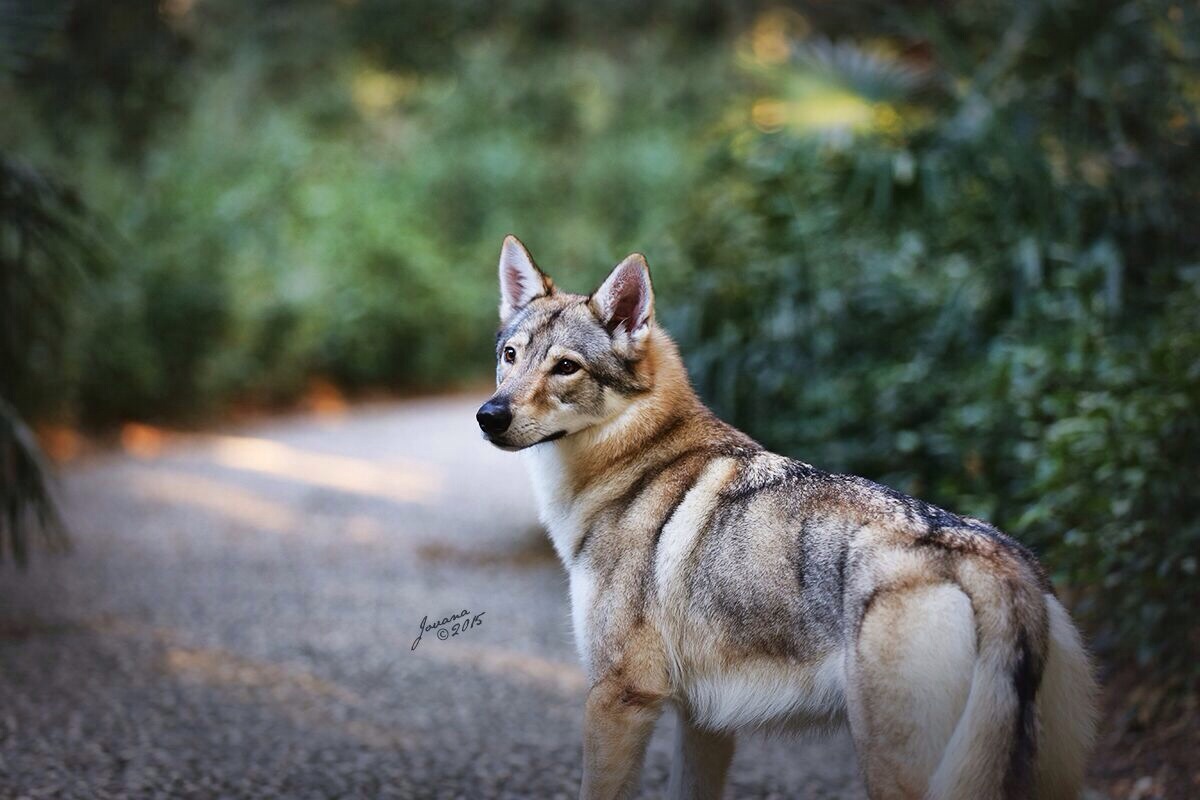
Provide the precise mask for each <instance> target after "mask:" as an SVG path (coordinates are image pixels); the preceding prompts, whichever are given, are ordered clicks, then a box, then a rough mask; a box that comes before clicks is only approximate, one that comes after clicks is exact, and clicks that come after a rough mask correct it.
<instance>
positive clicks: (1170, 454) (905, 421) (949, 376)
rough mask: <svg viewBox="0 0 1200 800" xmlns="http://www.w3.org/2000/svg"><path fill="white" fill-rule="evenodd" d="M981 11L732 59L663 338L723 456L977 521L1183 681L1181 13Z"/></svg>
mask: <svg viewBox="0 0 1200 800" xmlns="http://www.w3.org/2000/svg"><path fill="white" fill-rule="evenodd" d="M983 8H984V7H979V6H973V5H972V6H969V7H968V6H955V7H952V10H951V11H950V12H949V14H948V16H946V17H943V18H939V19H932V18H928V19H924V18H914V19H912V20H910V21H909V25H908V27H907V28H906V31H907V32H906V33H905V34H904V35H903V36H892V37H888V38H884V39H880V40H876V41H873V42H868V43H866V44H864V45H861V46H859V47H852V46H847V45H842V46H832V45H829V44H823V43H815V42H808V43H801V44H799V45H798V46H797V47H796V48H795V51H794V56H793V58H792V59H791V61H790V62H789V63H787V64H783V65H778V66H773V65H772V63H771V62H772V61H774V60H778V59H777V58H766V59H763V58H759V59H757V61H756V62H755V64H756V68H757V69H759V70H760V72H761V74H762V77H761V80H760V83H759V85H760V87H761V89H760V91H761V92H762V94H761V95H760V96H759V97H758V98H756V99H754V100H753V102H752V103H747V105H748V106H750V107H752V108H753V109H754V110H753V113H752V114H751V115H749V116H748V117H747V118H746V119H745V120H744V121H743V122H741V123H740V124H738V125H735V126H733V129H732V130H731V131H730V132H729V134H728V136H727V137H726V139H725V141H724V143H723V145H722V146H721V147H720V148H718V150H717V152H716V154H715V155H714V157H713V159H712V162H711V163H710V165H709V172H708V174H707V176H706V178H705V180H704V189H703V190H702V191H701V192H699V193H698V195H697V200H696V202H695V203H694V206H693V210H692V216H691V219H690V220H689V221H688V222H687V223H686V225H685V226H684V227H683V228H682V231H681V239H682V240H683V249H684V253H685V258H686V260H687V261H688V262H689V263H691V264H692V265H694V272H693V273H691V274H688V276H687V277H686V281H683V282H681V283H686V285H687V287H688V289H690V299H689V300H688V301H686V302H685V303H684V304H683V306H682V308H679V309H677V310H676V312H675V314H674V319H673V322H674V324H675V327H676V329H677V330H678V331H679V333H680V338H681V339H682V340H683V345H684V352H685V353H688V354H689V355H690V359H691V367H692V371H693V375H694V377H695V379H696V380H697V382H698V385H699V387H700V389H701V391H702V393H703V394H705V395H706V396H707V397H709V398H710V399H712V400H713V401H714V402H715V404H716V405H717V406H718V407H719V408H720V410H721V411H723V412H725V413H726V414H728V415H730V416H732V417H733V419H734V420H735V421H736V422H738V423H740V424H741V425H743V426H745V427H746V428H747V429H749V430H750V431H751V432H752V433H754V434H755V435H757V436H759V437H760V438H762V439H763V440H764V441H766V442H767V443H769V444H771V445H774V446H776V447H779V448H782V449H784V450H785V451H787V452H790V453H793V454H795V455H796V456H798V457H801V458H803V459H804V460H807V461H810V462H814V463H816V464H819V465H822V466H825V467H827V468H832V469H838V470H846V471H853V472H857V473H861V474H865V475H867V476H870V477H873V478H876V479H878V480H882V481H883V482H885V483H890V484H892V485H895V486H897V487H898V488H901V489H903V490H906V491H909V492H912V493H915V494H920V495H923V496H926V497H928V498H929V499H931V500H933V501H935V502H939V503H941V504H943V505H946V506H948V507H950V508H953V509H956V510H959V511H962V512H965V513H971V514H976V515H979V516H983V517H987V518H990V519H991V520H993V521H994V522H996V523H998V524H999V525H1001V526H1002V527H1005V528H1007V529H1008V530H1010V531H1011V532H1013V533H1015V534H1016V535H1017V536H1019V537H1020V538H1022V539H1024V540H1025V541H1026V542H1028V543H1030V544H1032V545H1033V546H1034V547H1035V548H1036V549H1037V550H1039V551H1040V553H1041V554H1042V556H1043V557H1044V559H1045V561H1046V562H1047V564H1048V565H1049V566H1050V567H1051V569H1052V570H1053V572H1054V577H1055V578H1056V580H1057V581H1059V582H1060V584H1065V585H1067V586H1070V587H1074V588H1075V589H1078V590H1081V595H1080V597H1079V603H1078V604H1077V605H1078V606H1079V608H1081V609H1082V610H1084V611H1085V612H1087V613H1088V615H1089V617H1090V619H1091V621H1092V623H1093V624H1094V626H1095V627H1096V628H1097V630H1099V631H1101V635H1102V639H1101V640H1100V641H1102V642H1110V643H1115V644H1119V645H1120V646H1121V647H1123V648H1124V649H1125V650H1126V652H1133V653H1136V655H1137V656H1138V657H1139V658H1140V659H1141V661H1142V662H1143V663H1150V662H1153V663H1154V664H1156V665H1159V666H1163V667H1166V668H1179V669H1181V670H1183V671H1184V672H1186V673H1187V674H1188V676H1189V677H1190V678H1191V679H1195V677H1196V675H1197V671H1196V664H1197V663H1200V662H1198V661H1197V660H1196V658H1195V655H1196V654H1195V650H1194V648H1195V644H1196V631H1197V629H1196V626H1195V623H1194V622H1193V621H1192V619H1190V609H1192V608H1194V607H1195V606H1196V603H1197V600H1200V597H1198V596H1197V585H1198V583H1197V578H1196V570H1197V561H1196V554H1197V553H1200V514H1198V511H1200V507H1198V500H1197V496H1196V493H1195V492H1194V490H1193V489H1192V485H1191V484H1192V482H1193V479H1194V476H1195V475H1196V474H1198V470H1200V435H1198V434H1200V430H1198V429H1200V421H1198V419H1197V415H1196V409H1197V408H1200V338H1198V336H1197V326H1196V319H1197V317H1196V312H1195V309H1196V308H1198V307H1200V284H1198V278H1200V267H1197V266H1196V262H1195V257H1196V252H1197V251H1196V243H1197V242H1196V231H1195V228H1194V226H1193V225H1191V223H1190V220H1194V219H1197V218H1200V196H1198V195H1197V193H1196V191H1195V186H1196V185H1198V184H1197V181H1198V180H1200V172H1198V170H1200V164H1198V163H1197V162H1196V160H1195V159H1194V157H1192V155H1189V153H1191V154H1194V152H1195V147H1196V145H1197V143H1198V141H1197V139H1198V137H1197V120H1196V118H1195V115H1194V114H1191V113H1189V112H1187V111H1186V108H1187V107H1188V104H1189V102H1191V101H1189V99H1188V98H1189V97H1191V96H1192V93H1194V91H1195V88H1194V87H1195V86H1196V73H1195V69H1194V68H1195V65H1196V58H1197V53H1196V49H1195V47H1196V42H1197V41H1200V39H1198V38H1197V37H1196V36H1195V35H1194V34H1195V33H1196V31H1197V15H1195V14H1194V13H1192V12H1188V13H1187V14H1186V15H1184V14H1181V12H1180V10H1179V9H1178V8H1176V7H1169V6H1167V5H1165V4H1145V3H1128V4H1115V5H1113V6H1112V7H1111V8H1108V9H1106V10H1105V11H1103V12H1101V11H1097V10H1096V9H1093V8H1091V7H1090V6H1084V5H1082V4H1080V5H1077V6H1063V5H1061V4H1057V3H1046V4H1033V5H1030V6H1028V7H1027V9H1026V10H1025V11H1022V12H1016V16H1015V19H1009V18H1008V13H1009V12H1008V11H1007V10H1005V9H1003V8H1001V7H996V8H991V7H987V8H989V9H990V11H987V12H986V13H985V11H984V10H983ZM966 15H971V19H970V20H964V19H963V17H964V16H966ZM989 15H990V16H989ZM967 22H969V23H970V24H969V26H967ZM958 26H966V27H970V28H971V29H972V30H974V31H981V30H982V31H987V30H994V31H995V32H996V38H995V40H1000V41H1003V42H1004V43H1005V44H1004V46H1003V47H1001V48H1000V49H999V50H995V49H993V48H992V46H991V41H988V42H986V43H983V42H982V41H981V43H980V44H978V45H975V44H973V43H972V42H971V41H970V40H964V39H962V38H961V37H959V38H955V37H954V36H953V32H954V31H955V30H956V28H957V27H958ZM1189 32H1190V33H1191V34H1193V35H1192V36H1191V37H1190V38H1189V37H1188V36H1187V33H1189ZM778 34H779V31H778V30H776V31H774V32H773V31H772V30H766V31H758V32H757V33H756V34H755V35H756V36H759V37H770V36H772V35H778ZM951 40H953V41H954V42H955V43H957V45H958V47H957V48H956V49H954V50H951V49H950V48H949V47H948V46H946V47H945V48H944V50H940V49H939V47H940V46H941V45H943V44H946V43H948V42H950V41H951ZM995 40H993V41H995ZM752 44H753V45H754V47H753V51H754V52H755V53H758V54H760V55H761V54H766V55H767V56H771V54H772V53H775V52H776V49H772V48H771V47H767V46H762V42H761V41H753V42H752ZM768 44H769V42H768ZM896 52H909V53H918V54H923V56H922V58H921V61H922V62H924V63H917V64H915V65H914V63H913V59H911V58H910V59H907V60H900V59H897V58H896V57H895V56H892V55H889V54H890V53H896ZM752 55H753V53H752ZM664 296H672V295H664ZM674 296H679V294H676V295H674Z"/></svg>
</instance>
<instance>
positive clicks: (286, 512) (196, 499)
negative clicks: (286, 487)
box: [129, 468, 299, 533]
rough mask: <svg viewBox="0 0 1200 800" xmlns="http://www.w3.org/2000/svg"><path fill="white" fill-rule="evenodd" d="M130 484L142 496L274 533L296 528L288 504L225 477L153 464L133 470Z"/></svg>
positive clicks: (295, 521)
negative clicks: (206, 475)
mask: <svg viewBox="0 0 1200 800" xmlns="http://www.w3.org/2000/svg"><path fill="white" fill-rule="evenodd" d="M129 485H130V486H131V487H132V488H133V490H134V493H135V494H137V495H139V496H141V497H143V498H146V499H149V500H155V501H159V502H163V503H171V504H177V505H184V506H192V507H194V508H199V509H202V510H204V511H209V512H212V513H214V514H218V515H220V516H223V517H226V518H228V519H230V520H232V521H234V522H238V523H241V524H243V525H247V526H249V527H252V528H261V529H264V530H269V531H274V532H276V533H285V532H290V531H295V530H298V529H299V528H298V523H297V519H296V515H295V514H294V513H293V512H292V510H291V509H290V508H288V506H286V505H284V504H282V503H274V502H272V501H270V500H266V499H264V498H262V497H260V496H259V495H257V494H255V493H254V492H250V491H247V490H245V489H242V488H240V487H238V486H235V485H232V484H229V483H226V482H224V481H216V480H213V479H211V478H205V477H201V476H199V475H191V474H188V473H185V472H174V471H169V470H164V469H162V468H155V469H154V470H153V471H150V470H144V471H139V472H137V473H135V474H134V475H132V476H131V477H130V480H129Z"/></svg>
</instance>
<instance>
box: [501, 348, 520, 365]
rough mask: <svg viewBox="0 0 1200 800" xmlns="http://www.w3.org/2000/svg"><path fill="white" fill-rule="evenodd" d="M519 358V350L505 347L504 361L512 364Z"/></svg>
mask: <svg viewBox="0 0 1200 800" xmlns="http://www.w3.org/2000/svg"><path fill="white" fill-rule="evenodd" d="M516 360H517V351H516V349H514V348H512V347H506V348H504V363H505V364H511V363H513V362H514V361H516Z"/></svg>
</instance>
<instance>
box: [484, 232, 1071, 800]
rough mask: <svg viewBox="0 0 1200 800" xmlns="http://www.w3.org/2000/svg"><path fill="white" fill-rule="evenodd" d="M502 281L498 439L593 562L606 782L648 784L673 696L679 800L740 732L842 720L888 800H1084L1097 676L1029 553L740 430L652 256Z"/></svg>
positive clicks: (592, 786)
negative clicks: (705, 372) (559, 281)
mask: <svg viewBox="0 0 1200 800" xmlns="http://www.w3.org/2000/svg"><path fill="white" fill-rule="evenodd" d="M513 241H515V240H513ZM518 244H519V243H518ZM501 277H502V287H503V289H504V291H505V293H506V296H505V300H504V301H503V302H502V308H503V309H506V310H507V315H506V316H505V317H504V319H503V323H504V327H503V328H502V330H501V334H500V336H499V338H498V342H497V355H498V363H499V365H498V368H497V393H496V396H495V398H493V400H492V401H490V402H492V403H502V404H504V407H505V408H506V409H508V410H510V411H511V417H512V421H511V425H510V427H509V428H508V429H507V430H504V431H493V432H492V433H489V438H491V440H492V441H493V442H494V443H496V444H497V445H498V446H501V447H505V448H506V449H520V450H523V451H524V455H525V456H526V458H527V461H528V464H529V467H530V471H531V475H532V477H533V481H534V489H535V494H536V496H537V498H538V503H539V508H540V512H541V515H542V519H543V522H544V523H545V524H546V527H547V530H548V532H549V534H550V537H551V540H552V541H553V543H554V546H555V549H556V551H557V552H558V554H559V556H560V558H561V559H562V561H563V564H564V566H565V567H566V569H567V571H568V574H569V576H570V580H571V598H572V618H573V621H574V625H575V635H576V641H577V644H578V647H579V651H580V656H581V658H582V659H583V662H584V665H585V667H586V669H587V672H588V676H589V683H590V685H591V690H590V692H589V694H588V700H587V708H586V734H585V744H584V779H583V789H582V794H581V796H583V797H585V798H610V797H628V796H630V795H631V794H633V792H634V791H635V789H636V782H637V776H638V773H639V770H640V767H641V762H642V757H643V751H644V748H645V743H646V741H647V739H648V737H649V735H650V733H651V731H652V729H653V726H654V723H655V720H656V719H657V718H658V716H659V714H660V713H661V712H662V710H663V709H664V708H666V707H667V706H673V707H674V708H675V709H676V711H677V713H678V714H679V719H680V729H679V734H678V737H677V756H676V766H675V769H674V771H673V773H672V778H671V796H672V797H676V798H681V797H691V796H709V797H717V796H719V795H720V787H721V783H722V781H723V777H724V772H725V769H726V768H727V766H728V763H729V760H730V758H731V757H732V752H733V734H734V733H735V732H736V731H737V730H744V729H749V728H768V729H783V730H803V729H812V728H814V727H816V728H823V727H828V726H830V725H837V724H840V723H841V722H843V721H845V722H848V723H849V725H850V729H851V732H852V734H853V736H854V739H855V743H856V747H857V750H858V753H859V757H860V761H861V763H862V768H863V773H864V777H865V780H866V783H867V787H868V791H869V793H870V795H871V797H872V798H874V799H875V800H879V798H929V800H935V799H942V800H951V799H952V798H980V800H989V799H994V800H1001V798H1004V800H1014V798H1024V797H1034V796H1037V797H1040V798H1042V800H1059V798H1073V797H1077V796H1078V794H1079V791H1080V787H1081V782H1082V774H1083V764H1084V760H1085V758H1086V754H1087V751H1088V750H1089V748H1090V745H1091V741H1092V738H1093V734H1094V719H1095V712H1094V697H1095V684H1094V682H1093V679H1092V676H1091V670H1090V666H1089V665H1088V661H1087V656H1086V653H1085V652H1084V650H1083V647H1082V644H1081V642H1080V639H1079V636H1078V633H1077V632H1076V631H1075V629H1074V628H1073V626H1072V625H1071V623H1070V619H1069V617H1068V616H1067V614H1066V612H1065V611H1064V610H1063V609H1062V607H1061V606H1060V605H1059V604H1058V602H1057V601H1056V600H1055V599H1054V598H1053V596H1052V594H1050V593H1049V584H1048V581H1047V580H1046V578H1045V576H1044V574H1043V572H1042V571H1041V568H1040V567H1039V566H1038V565H1037V563H1036V561H1034V560H1033V558H1032V556H1031V555H1030V554H1029V553H1028V551H1026V550H1024V549H1023V548H1021V547H1020V545H1018V544H1017V543H1015V542H1013V541H1012V540H1011V539H1008V538H1007V537H1005V536H1004V535H1003V534H1001V533H1000V532H998V531H996V530H995V529H994V528H991V527H990V526H988V525H987V524H986V523H982V522H980V521H978V520H973V519H969V518H964V517H959V516H956V515H953V514H950V513H948V512H945V511H943V510H941V509H938V508H935V507H933V506H930V505H928V504H925V503H921V502H920V501H917V500H914V499H912V498H909V497H906V496H904V495H901V494H899V493H897V492H894V491H892V490H889V489H887V488H886V487H882V486H879V485H877V484H873V483H871V482H869V481H865V480H863V479H859V478H855V477H853V476H838V475H830V474H828V473H824V472H822V471H820V470H817V469H815V468H813V467H810V466H809V465H807V464H803V463H801V462H796V461H793V460H791V459H787V458H784V457H782V456H778V455H775V454H772V453H769V452H767V451H765V450H763V449H762V448H761V447H760V446H759V445H758V444H757V443H756V442H754V441H753V440H752V439H750V438H749V437H747V436H746V435H745V434H743V433H741V432H739V431H737V430H736V429H734V428H732V427H730V426H728V425H726V424H725V423H722V422H721V421H720V420H718V419H717V418H716V417H715V416H713V414H712V413H711V412H710V411H709V410H708V409H707V408H705V407H704V405H703V404H702V403H701V402H700V400H699V399H698V398H697V397H696V395H695V393H694V392H693V391H692V388H691V386H690V384H689V383H688V380H687V375H686V373H685V371H684V368H683V363H682V360H681V359H680V357H679V353H678V351H677V349H676V347H675V345H674V343H673V342H672V341H671V340H670V338H669V337H668V336H667V335H666V333H665V332H664V331H663V330H662V329H661V328H659V327H658V326H657V324H656V323H654V321H653V315H652V311H653V309H652V300H653V294H652V291H651V290H650V286H649V274H648V272H647V271H646V267H645V262H644V260H643V259H641V257H640V256H631V257H630V258H629V259H626V260H625V261H624V262H622V263H621V264H620V265H618V267H617V268H616V269H614V272H613V275H612V276H610V277H609V279H608V280H607V281H606V282H605V283H604V284H603V285H602V286H601V288H600V289H599V290H598V291H597V293H594V294H593V295H592V296H589V297H583V296H580V295H570V294H564V293H561V292H559V291H557V290H555V289H553V288H552V286H553V285H552V283H550V282H549V279H547V278H545V276H544V275H542V273H541V272H540V270H537V268H536V266H534V265H533V263H532V259H530V258H528V253H527V252H526V251H525V250H524V248H523V247H521V248H519V249H518V248H516V247H513V246H510V245H509V244H508V243H506V250H505V254H504V255H503V256H502V260H501ZM530 287H533V289H530ZM539 287H541V289H540V291H542V293H541V294H538V293H537V292H538V291H539ZM507 348H511V350H510V349H507ZM506 353H507V354H508V355H506ZM564 354H567V355H566V356H564ZM510 356H511V359H510ZM564 357H568V358H570V359H571V360H572V361H574V362H577V366H578V367H579V370H578V371H576V372H571V373H570V374H558V373H557V372H555V369H556V367H555V365H556V364H558V363H559V362H560V361H561V359H562V358H564ZM481 424H482V423H481Z"/></svg>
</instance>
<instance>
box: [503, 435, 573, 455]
mask: <svg viewBox="0 0 1200 800" xmlns="http://www.w3.org/2000/svg"><path fill="white" fill-rule="evenodd" d="M566 435H567V432H566V431H555V432H554V433H552V434H550V435H549V436H543V437H542V438H541V439H538V440H537V441H536V442H529V443H528V444H513V443H512V442H508V441H505V439H504V435H503V434H501V435H500V436H491V435H489V434H486V433H485V434H484V435H483V438H485V439H487V440H488V441H489V442H491V443H492V444H493V445H495V446H496V447H499V448H500V449H501V450H507V451H508V452H510V453H515V452H516V451H518V450H524V449H526V448H528V447H534V446H536V445H539V444H545V443H546V442H553V441H555V440H557V439H561V438H562V437H564V436H566Z"/></svg>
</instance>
